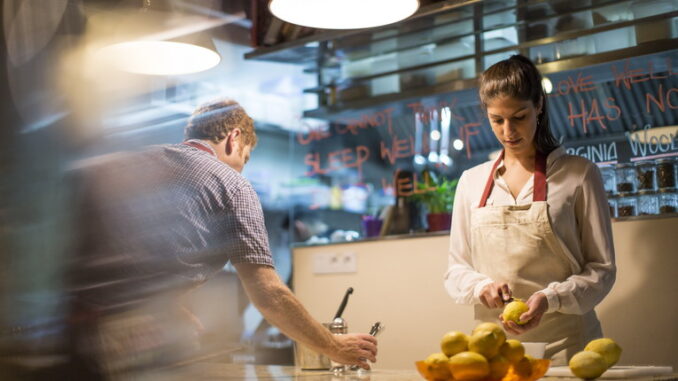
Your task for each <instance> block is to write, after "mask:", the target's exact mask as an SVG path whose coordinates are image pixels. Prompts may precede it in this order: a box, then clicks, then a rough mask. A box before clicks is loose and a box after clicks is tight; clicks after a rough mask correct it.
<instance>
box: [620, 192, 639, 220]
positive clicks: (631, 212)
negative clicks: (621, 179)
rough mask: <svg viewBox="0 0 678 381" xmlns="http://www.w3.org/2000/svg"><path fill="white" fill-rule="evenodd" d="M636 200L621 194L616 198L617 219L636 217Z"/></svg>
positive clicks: (632, 196) (629, 195) (631, 195)
mask: <svg viewBox="0 0 678 381" xmlns="http://www.w3.org/2000/svg"><path fill="white" fill-rule="evenodd" d="M637 211H638V199H637V198H636V196H635V195H633V194H628V193H622V194H620V195H619V197H618V198H617V217H633V216H636V215H637Z"/></svg>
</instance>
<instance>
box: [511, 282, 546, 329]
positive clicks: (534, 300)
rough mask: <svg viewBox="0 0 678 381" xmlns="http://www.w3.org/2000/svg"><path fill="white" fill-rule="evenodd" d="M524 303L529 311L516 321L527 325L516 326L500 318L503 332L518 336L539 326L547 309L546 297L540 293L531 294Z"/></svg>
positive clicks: (514, 323)
mask: <svg viewBox="0 0 678 381" xmlns="http://www.w3.org/2000/svg"><path fill="white" fill-rule="evenodd" d="M526 303H527V307H528V308H529V309H528V310H527V312H525V313H523V314H522V315H520V318H518V320H520V321H525V322H527V323H525V324H516V322H513V321H505V320H504V319H503V318H502V317H500V318H501V321H502V323H503V325H504V329H505V330H507V331H508V332H510V333H512V334H514V335H520V334H521V333H525V332H527V331H529V330H531V329H533V328H535V327H536V326H538V325H539V322H540V321H541V318H542V316H544V313H545V312H546V310H548V308H549V302H548V300H547V299H546V295H544V294H543V293H541V292H535V293H534V294H532V296H530V298H529V299H527V302H526Z"/></svg>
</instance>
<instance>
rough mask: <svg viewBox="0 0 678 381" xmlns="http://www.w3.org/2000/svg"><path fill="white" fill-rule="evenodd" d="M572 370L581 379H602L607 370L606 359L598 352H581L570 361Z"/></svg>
mask: <svg viewBox="0 0 678 381" xmlns="http://www.w3.org/2000/svg"><path fill="white" fill-rule="evenodd" d="M569 366H570V370H571V371H572V374H574V375H575V376H577V377H579V378H585V379H592V378H598V377H600V376H601V375H602V374H603V373H605V371H606V370H607V363H605V359H604V358H603V356H601V355H600V354H599V353H597V352H593V351H581V352H579V353H577V354H575V355H574V356H572V358H571V359H570V363H569Z"/></svg>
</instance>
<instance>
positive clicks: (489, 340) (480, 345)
mask: <svg viewBox="0 0 678 381" xmlns="http://www.w3.org/2000/svg"><path fill="white" fill-rule="evenodd" d="M501 345H502V342H501V338H499V337H497V335H496V334H495V333H494V332H491V331H479V332H476V333H475V334H474V335H471V337H470V338H469V339H468V349H469V351H471V352H476V353H480V354H481V355H483V356H485V357H487V358H488V359H491V358H492V357H494V356H496V355H497V353H499V347H501Z"/></svg>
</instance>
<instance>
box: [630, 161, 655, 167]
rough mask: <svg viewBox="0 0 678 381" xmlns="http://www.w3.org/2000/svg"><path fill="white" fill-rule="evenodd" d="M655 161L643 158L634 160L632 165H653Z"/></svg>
mask: <svg viewBox="0 0 678 381" xmlns="http://www.w3.org/2000/svg"><path fill="white" fill-rule="evenodd" d="M654 163H655V161H654V160H643V161H636V162H635V163H634V165H635V166H636V167H646V166H648V165H651V166H654Z"/></svg>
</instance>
